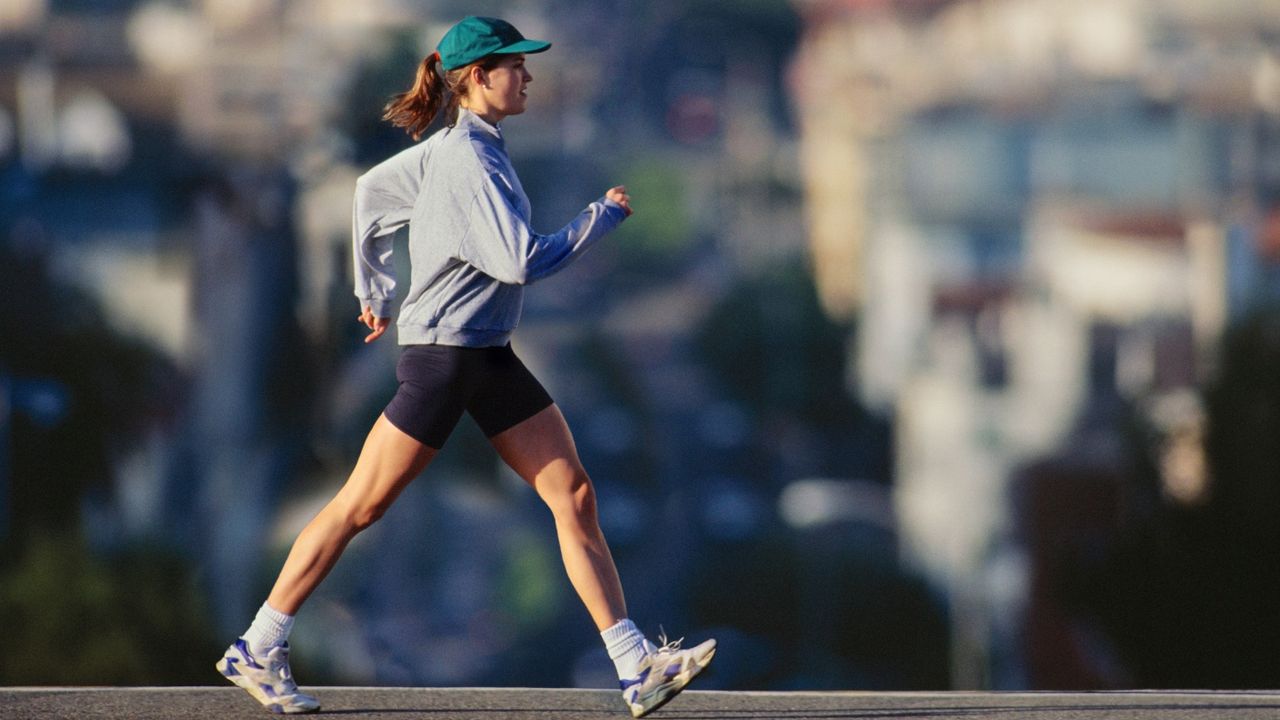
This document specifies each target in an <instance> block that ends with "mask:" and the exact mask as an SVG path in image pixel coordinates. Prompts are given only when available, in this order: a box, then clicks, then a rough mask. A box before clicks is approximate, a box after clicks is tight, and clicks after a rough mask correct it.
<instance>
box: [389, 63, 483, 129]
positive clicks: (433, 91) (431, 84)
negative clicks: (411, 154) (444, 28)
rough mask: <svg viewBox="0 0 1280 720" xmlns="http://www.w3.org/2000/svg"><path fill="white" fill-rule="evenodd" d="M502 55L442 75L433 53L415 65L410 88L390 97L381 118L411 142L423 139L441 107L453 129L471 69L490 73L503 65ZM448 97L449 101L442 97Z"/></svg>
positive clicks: (464, 95)
mask: <svg viewBox="0 0 1280 720" xmlns="http://www.w3.org/2000/svg"><path fill="white" fill-rule="evenodd" d="M502 57H503V56H502V55H488V56H486V57H482V58H480V59H479V60H477V61H475V62H473V63H471V64H470V65H463V66H462V67H460V68H454V69H452V70H449V71H447V72H445V73H444V74H443V75H441V74H440V71H441V70H443V69H444V68H443V66H440V67H437V65H438V63H439V62H440V53H439V52H433V53H431V54H430V55H428V56H427V57H426V58H424V59H423V60H422V63H421V64H420V65H418V75H417V77H415V78H414V79H413V87H411V88H409V89H408V90H407V91H406V92H402V93H399V94H397V95H394V96H392V98H391V100H390V101H389V102H387V105H386V107H384V108H383V109H382V119H383V120H388V121H390V122H391V124H392V125H395V126H396V127H401V128H404V131H405V132H407V133H409V135H410V136H412V137H413V139H414V140H418V139H419V138H421V137H422V134H423V133H425V132H426V131H427V128H428V127H429V126H430V125H431V121H432V120H434V119H435V117H436V114H437V113H439V112H440V106H441V105H444V115H445V122H446V124H447V125H448V126H449V127H453V126H454V124H455V123H457V122H458V104H459V103H460V102H461V101H462V98H464V97H466V96H467V89H468V88H467V80H468V78H469V77H470V76H471V68H472V66H478V67H480V69H482V70H486V71H487V70H492V69H494V68H495V67H497V66H498V63H500V62H502ZM446 93H447V94H448V101H447V102H446V101H445V95H446Z"/></svg>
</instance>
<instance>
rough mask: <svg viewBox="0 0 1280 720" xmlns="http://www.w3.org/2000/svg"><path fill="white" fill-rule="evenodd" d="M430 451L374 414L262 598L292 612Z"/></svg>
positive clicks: (426, 459) (415, 472) (422, 466)
mask: <svg viewBox="0 0 1280 720" xmlns="http://www.w3.org/2000/svg"><path fill="white" fill-rule="evenodd" d="M435 454H436V450H435V449H433V448H431V447H429V446H427V445H423V444H422V443H420V442H418V441H417V440H415V439H413V438H412V437H410V436H408V435H406V434H405V433H404V432H402V431H401V430H400V429H399V428H397V427H396V426H395V425H392V424H391V423H390V422H389V421H388V420H387V418H386V416H385V415H379V416H378V420H377V422H375V423H374V424H373V429H372V430H370V431H369V437H368V438H367V439H366V440H365V443H364V448H363V449H362V450H361V451H360V458H359V459H358V460H357V461H356V466H355V469H354V470H352V472H351V477H350V478H348V479H347V482H346V484H345V485H343V486H342V489H341V490H339V491H338V494H337V495H335V496H334V498H333V499H332V500H330V501H329V504H328V505H326V506H325V507H324V509H323V510H321V511H320V513H319V514H318V515H316V516H315V518H313V519H312V520H311V522H309V523H307V526H306V527H305V528H303V530H302V532H301V533H300V534H299V535H298V539H297V540H295V541H294V543H293V549H292V550H290V551H289V557H288V559H287V560H285V562H284V568H283V569H282V570H281V571H280V576H279V578H277V579H276V584H275V586H274V587H273V588H272V589H271V595H270V596H269V597H268V598H267V604H269V605H270V606H271V607H273V608H275V609H276V610H278V611H280V612H282V613H284V614H286V615H294V614H296V613H297V612H298V608H300V607H301V606H302V603H303V602H305V601H306V599H307V597H308V596H310V595H311V591H313V590H315V589H316V586H317V585H319V584H320V581H321V580H323V579H324V578H325V576H326V575H328V574H329V571H330V570H331V569H333V566H334V564H335V563H337V562H338V557H339V556H341V555H342V551H343V550H344V549H345V548H346V547H347V543H348V542H350V541H351V538H353V537H355V536H356V534H357V533H359V532H360V531H361V530H364V529H365V528H367V527H369V526H370V525H372V524H373V523H374V522H375V521H376V520H377V519H378V518H380V517H382V514H383V513H385V512H386V511H387V508H389V507H391V503H392V502H394V501H395V499H396V497H398V496H399V495H400V491H401V490H404V488H405V486H407V485H408V484H409V483H410V481H412V480H413V479H414V478H415V477H417V476H418V474H419V473H421V472H422V471H423V469H425V468H426V467H427V464H428V463H430V462H431V459H432V458H433V457H435Z"/></svg>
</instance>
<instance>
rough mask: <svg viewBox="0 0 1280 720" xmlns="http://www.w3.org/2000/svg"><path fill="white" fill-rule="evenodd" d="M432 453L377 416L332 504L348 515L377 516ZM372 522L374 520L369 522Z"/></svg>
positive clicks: (419, 470) (422, 468)
mask: <svg viewBox="0 0 1280 720" xmlns="http://www.w3.org/2000/svg"><path fill="white" fill-rule="evenodd" d="M435 455H436V450H435V449H434V448H431V447H429V446H427V445H424V444H423V443H421V442H419V441H418V440H416V439H414V438H413V437H411V436H410V435H407V434H406V433H405V432H404V431H402V430H400V429H399V428H397V427H396V426H395V425H393V424H392V423H391V422H389V421H388V420H387V417H386V415H379V416H378V420H377V422H375V423H374V424H373V429H372V430H370V431H369V437H368V438H367V439H366V440H365V444H364V448H363V449H362V450H361V451H360V458H359V459H358V460H356V467H355V469H354V470H353V471H352V473H351V477H350V478H348V479H347V482H346V484H345V485H343V486H342V489H341V490H339V491H338V495H337V497H336V498H335V501H336V502H337V503H338V504H339V505H340V506H342V507H346V508H348V510H349V511H351V512H356V513H360V512H368V511H375V514H381V512H382V511H385V510H386V508H387V507H388V506H390V505H391V503H392V502H394V501H395V499H396V498H397V497H398V496H399V495H400V492H401V491H403V490H404V488H405V487H406V486H407V485H408V484H409V483H410V482H412V481H413V479H414V478H415V477H417V476H418V475H419V474H420V473H421V472H422V471H423V470H424V469H426V467H427V465H428V464H429V463H430V462H431V460H432V458H434V457H435ZM373 519H376V518H373Z"/></svg>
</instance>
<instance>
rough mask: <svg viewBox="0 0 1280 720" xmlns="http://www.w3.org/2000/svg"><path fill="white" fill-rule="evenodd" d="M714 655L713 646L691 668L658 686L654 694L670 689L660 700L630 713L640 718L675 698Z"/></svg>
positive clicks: (705, 666)
mask: <svg viewBox="0 0 1280 720" xmlns="http://www.w3.org/2000/svg"><path fill="white" fill-rule="evenodd" d="M715 656H716V649H715V648H714V647H713V648H711V652H709V653H707V655H706V657H704V658H702V661H701V662H699V663H698V664H697V665H696V666H694V667H693V668H692V669H690V670H686V671H684V672H682V673H678V674H676V675H673V676H672V678H671V681H670V682H668V683H665V684H663V685H659V686H658V689H657V691H656V692H655V694H658V693H662V692H664V691H667V690H670V692H667V693H666V695H664V696H663V697H662V699H661V700H659V701H658V702H656V703H654V704H653V705H650V706H649V708H648V709H647V710H643V711H641V712H639V713H637V712H636V711H635V710H634V709H633V710H632V711H631V715H632V716H633V717H636V718H642V717H644V716H645V715H648V714H649V713H651V712H653V711H655V710H657V709H658V708H661V707H662V706H663V705H666V704H667V703H669V702H671V701H672V700H673V699H675V696H677V695H679V694H680V693H682V692H684V689H685V688H687V687H689V683H691V682H693V679H694V678H696V677H698V676H699V675H701V674H702V671H703V670H706V669H707V666H708V665H710V664H711V658H713V657H715Z"/></svg>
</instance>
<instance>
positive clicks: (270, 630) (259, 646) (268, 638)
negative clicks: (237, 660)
mask: <svg viewBox="0 0 1280 720" xmlns="http://www.w3.org/2000/svg"><path fill="white" fill-rule="evenodd" d="M290 630H293V616H292V615H285V614H284V613H282V612H280V611H279V610H276V609H275V608H273V607H271V606H270V605H268V604H266V603H262V607H261V608H258V614H257V616H255V617H254V618H253V624H252V625H250V626H249V629H248V630H246V631H245V632H244V636H243V637H244V641H245V642H246V643H248V644H249V652H252V653H253V654H254V655H265V654H266V653H267V652H268V651H269V650H271V648H273V647H275V646H277V645H283V644H285V642H286V641H287V640H288V639H289V631H290Z"/></svg>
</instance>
